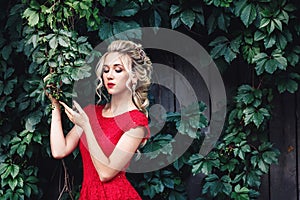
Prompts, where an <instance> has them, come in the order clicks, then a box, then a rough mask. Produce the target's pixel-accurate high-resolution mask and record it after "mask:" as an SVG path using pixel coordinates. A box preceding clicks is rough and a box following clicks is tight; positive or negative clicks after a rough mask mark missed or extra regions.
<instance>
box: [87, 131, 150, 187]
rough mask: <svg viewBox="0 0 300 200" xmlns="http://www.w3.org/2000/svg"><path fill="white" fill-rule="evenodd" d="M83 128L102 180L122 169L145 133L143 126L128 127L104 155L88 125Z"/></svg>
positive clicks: (106, 179) (107, 179) (110, 177)
mask: <svg viewBox="0 0 300 200" xmlns="http://www.w3.org/2000/svg"><path fill="white" fill-rule="evenodd" d="M83 130H84V131H85V133H86V137H87V143H88V148H89V151H90V154H91V158H92V161H93V164H94V166H95V168H96V170H97V173H98V175H99V177H100V180H101V181H102V182H105V181H109V180H110V179H112V178H113V177H115V176H116V175H117V174H118V173H119V172H120V171H121V170H123V169H124V167H125V166H126V165H127V164H128V163H129V161H130V160H131V158H132V156H133V155H134V153H135V152H136V150H137V148H138V147H139V145H140V143H141V141H142V139H143V137H144V135H145V130H144V128H143V127H137V128H135V129H130V130H129V131H127V132H126V133H124V134H123V135H122V137H121V138H120V140H119V141H118V143H117V145H116V147H115V148H114V150H113V152H112V153H111V155H110V156H109V157H106V155H105V154H104V153H103V150H102V149H101V147H100V146H99V145H98V143H97V141H96V139H95V136H94V133H93V131H92V129H91V128H90V126H89V127H85V128H84V129H83Z"/></svg>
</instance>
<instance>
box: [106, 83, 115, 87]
mask: <svg viewBox="0 0 300 200" xmlns="http://www.w3.org/2000/svg"><path fill="white" fill-rule="evenodd" d="M114 86H115V84H114V83H107V87H108V88H112V87H114Z"/></svg>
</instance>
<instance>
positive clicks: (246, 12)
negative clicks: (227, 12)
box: [241, 4, 257, 27]
mask: <svg viewBox="0 0 300 200" xmlns="http://www.w3.org/2000/svg"><path fill="white" fill-rule="evenodd" d="M256 16H257V12H256V8H255V5H253V4H248V5H246V6H245V7H244V9H243V11H242V12H241V20H242V22H243V23H244V25H245V26H246V27H248V26H249V25H250V24H251V23H252V22H253V21H254V20H255V19H256Z"/></svg>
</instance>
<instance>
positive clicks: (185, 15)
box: [180, 10, 196, 29]
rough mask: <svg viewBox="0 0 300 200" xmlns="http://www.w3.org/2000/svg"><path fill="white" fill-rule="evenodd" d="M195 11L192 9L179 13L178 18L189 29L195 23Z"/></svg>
mask: <svg viewBox="0 0 300 200" xmlns="http://www.w3.org/2000/svg"><path fill="white" fill-rule="evenodd" d="M195 18H196V16H195V13H194V12H193V11H192V10H185V11H183V12H182V13H181V14H180V19H181V21H182V23H184V24H185V25H187V26H188V27H189V28H190V29H191V28H192V26H193V25H194V23H195Z"/></svg>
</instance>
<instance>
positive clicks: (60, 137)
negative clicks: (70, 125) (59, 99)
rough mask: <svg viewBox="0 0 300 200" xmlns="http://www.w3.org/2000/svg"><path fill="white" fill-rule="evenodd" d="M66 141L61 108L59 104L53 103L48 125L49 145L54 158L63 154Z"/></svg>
mask: <svg viewBox="0 0 300 200" xmlns="http://www.w3.org/2000/svg"><path fill="white" fill-rule="evenodd" d="M65 146H66V142H65V136H64V133H63V128H62V121H61V109H60V106H59V105H55V106H54V109H53V110H52V119H51V127H50V147H51V153H52V155H53V157H55V158H61V157H64V156H65V152H64V149H65Z"/></svg>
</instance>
